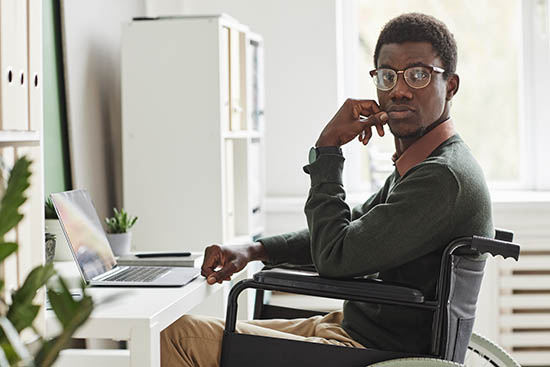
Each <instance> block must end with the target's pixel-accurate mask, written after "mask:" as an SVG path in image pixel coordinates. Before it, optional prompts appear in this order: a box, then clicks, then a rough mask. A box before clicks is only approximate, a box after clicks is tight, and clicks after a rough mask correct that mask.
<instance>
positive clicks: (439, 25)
mask: <svg viewBox="0 0 550 367" xmlns="http://www.w3.org/2000/svg"><path fill="white" fill-rule="evenodd" d="M404 42H428V43H430V44H431V45H432V47H433V49H434V51H435V52H436V54H437V55H438V56H439V57H440V58H441V60H442V61H443V68H444V69H445V73H444V74H443V77H444V78H445V79H446V78H448V77H449V76H450V75H452V74H454V73H455V71H456V59H457V50H456V41H455V38H454V36H453V34H452V33H451V32H450V31H449V29H448V28H447V26H446V25H445V24H444V23H443V22H442V21H440V20H438V19H436V18H434V17H432V16H430V15H426V14H421V13H407V14H402V15H400V16H398V17H396V18H393V19H392V20H390V21H389V22H388V23H386V25H385V26H384V28H383V29H382V32H380V36H379V37H378V41H377V42H376V48H375V49H374V67H378V56H379V54H380V49H381V48H382V46H383V45H385V44H388V43H404Z"/></svg>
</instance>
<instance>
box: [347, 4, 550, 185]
mask: <svg viewBox="0 0 550 367" xmlns="http://www.w3.org/2000/svg"><path fill="white" fill-rule="evenodd" d="M495 5H496V4H495V2H494V1H492V0H466V1H460V2H457V1H453V0H394V1H391V2H389V1H388V2H384V3H383V5H382V4H380V2H377V1H375V0H358V1H357V3H356V7H355V9H354V16H355V21H356V22H357V24H356V25H355V27H351V28H350V27H349V26H347V27H348V33H347V34H346V32H345V29H346V25H344V37H346V36H348V38H350V39H352V37H350V35H351V34H353V32H352V31H349V29H353V31H355V32H356V33H355V37H356V38H355V40H357V38H358V40H359V42H358V45H350V43H351V42H347V41H344V48H346V47H347V46H352V47H351V48H352V49H353V48H354V47H356V49H355V51H354V52H347V53H346V52H345V56H344V57H345V58H346V57H355V59H356V60H357V61H356V63H355V65H352V64H350V63H349V62H347V63H345V65H346V67H349V66H350V65H352V69H353V70H355V73H356V78H355V80H356V82H355V83H351V84H355V85H351V86H350V85H349V84H350V83H347V84H348V85H346V87H345V91H346V92H348V94H351V95H354V96H357V97H358V98H366V99H375V100H376V99H377V98H376V88H375V87H374V85H373V83H372V79H371V77H370V76H369V74H368V72H369V70H371V69H373V68H374V65H373V59H372V57H373V54H374V48H375V45H376V41H377V38H378V35H379V33H380V31H381V29H382V27H383V26H384V24H385V23H386V22H387V21H388V20H390V19H391V18H393V17H395V16H397V15H399V14H402V13H407V12H421V13H426V14H430V15H433V16H435V17H436V18H438V19H440V20H441V21H443V22H444V23H445V24H446V25H447V26H448V27H449V29H450V31H451V32H452V33H453V34H454V36H455V39H456V42H457V45H458V63H457V74H458V75H459V76H460V78H461V79H460V88H459V91H458V94H457V95H456V96H455V98H454V99H453V106H452V109H451V116H452V117H453V120H454V121H455V125H456V127H457V130H458V132H459V133H460V135H461V136H462V137H463V139H464V140H465V141H466V143H467V144H468V145H469V146H470V148H471V149H472V151H473V154H474V155H475V157H476V158H477V160H478V161H479V162H480V164H481V166H482V167H483V169H484V172H485V175H486V176H487V179H488V181H489V183H490V186H491V187H492V188H506V189H520V188H521V189H527V188H530V189H533V188H549V187H550V179H548V177H542V178H541V177H537V176H540V174H537V173H536V172H537V170H539V171H540V170H541V169H542V163H541V162H540V161H541V159H542V155H543V154H546V156H548V154H549V153H550V150H549V148H548V147H545V146H544V147H543V146H542V144H543V140H542V138H541V137H540V136H538V134H539V133H548V130H547V128H546V127H545V126H543V125H548V122H550V121H548V118H547V116H548V115H547V114H546V113H545V116H544V117H543V116H542V113H541V112H540V111H541V107H540V105H541V103H540V102H541V101H542V100H541V98H546V100H547V101H548V100H549V99H548V97H549V96H548V91H547V89H546V88H544V89H543V88H542V86H543V85H544V84H543V83H548V82H547V81H545V80H544V79H545V78H546V80H547V79H548V76H547V74H548V71H547V68H548V49H550V41H548V16H549V15H548V14H549V11H548V0H535V1H524V2H522V1H521V0H505V1H502V2H499V3H498V6H495ZM344 10H345V9H344ZM347 14H348V15H349V16H352V15H351V10H350V11H348V13H347ZM522 18H523V19H522ZM522 25H523V27H522ZM357 34H358V37H357ZM541 45H542V47H541ZM545 61H546V64H545V65H546V66H543V63H544V62H545ZM353 79H354V78H353V77H352V76H351V77H350V76H348V77H347V78H346V81H349V80H353ZM546 85H548V84H546ZM537 88H538V89H537ZM546 103H547V102H546ZM537 111H539V112H537ZM544 118H546V123H545V124H542V119H544ZM537 128H538V129H537ZM545 129H546V131H545ZM386 131H387V133H388V134H386V137H384V138H383V139H380V138H378V137H374V138H373V139H372V140H371V142H370V143H369V145H368V146H367V147H366V148H365V147H363V146H362V145H359V144H357V143H356V144H350V145H351V146H350V148H348V152H349V150H353V152H350V154H349V155H348V156H351V155H354V156H356V157H359V158H354V159H352V160H351V162H350V164H351V165H352V167H353V168H352V167H349V168H351V169H348V170H347V172H348V176H347V179H348V184H349V185H350V188H351V190H352V191H359V190H365V189H366V188H371V189H375V187H373V186H378V185H379V184H380V183H381V180H383V178H385V176H387V174H388V173H389V171H391V170H393V166H392V164H391V155H392V154H393V152H394V145H393V139H392V135H391V134H389V130H388V129H386ZM535 131H536V132H535ZM549 137H550V136H546V139H545V141H547V140H548V138H549ZM541 149H542V150H541ZM534 157H535V158H534ZM545 169H546V170H547V168H545ZM547 176H548V175H547Z"/></svg>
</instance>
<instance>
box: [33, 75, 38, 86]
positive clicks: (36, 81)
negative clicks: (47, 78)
mask: <svg viewBox="0 0 550 367" xmlns="http://www.w3.org/2000/svg"><path fill="white" fill-rule="evenodd" d="M34 86H35V88H38V73H34Z"/></svg>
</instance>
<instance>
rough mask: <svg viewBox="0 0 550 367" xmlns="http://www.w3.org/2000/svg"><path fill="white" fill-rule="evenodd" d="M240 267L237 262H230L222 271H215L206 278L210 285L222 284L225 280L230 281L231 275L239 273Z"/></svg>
mask: <svg viewBox="0 0 550 367" xmlns="http://www.w3.org/2000/svg"><path fill="white" fill-rule="evenodd" d="M238 270H239V269H238V267H237V265H236V264H235V262H233V261H230V262H228V263H226V264H225V265H224V266H223V267H222V268H221V269H220V270H218V271H215V272H214V273H212V274H210V275H209V276H208V278H206V282H207V283H208V284H214V283H221V282H223V281H224V280H230V279H231V275H233V274H234V273H236V272H237V271H238Z"/></svg>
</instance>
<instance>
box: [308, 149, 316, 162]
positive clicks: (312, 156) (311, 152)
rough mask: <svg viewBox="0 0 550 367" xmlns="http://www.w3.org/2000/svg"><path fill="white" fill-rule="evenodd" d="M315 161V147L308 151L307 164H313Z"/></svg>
mask: <svg viewBox="0 0 550 367" xmlns="http://www.w3.org/2000/svg"><path fill="white" fill-rule="evenodd" d="M316 159H317V150H316V149H315V147H312V148H311V149H310V150H309V164H311V163H313V162H315V160H316Z"/></svg>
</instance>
